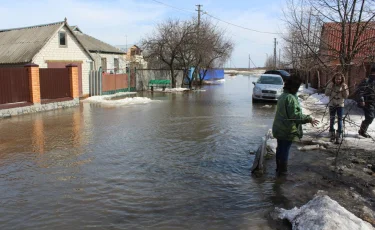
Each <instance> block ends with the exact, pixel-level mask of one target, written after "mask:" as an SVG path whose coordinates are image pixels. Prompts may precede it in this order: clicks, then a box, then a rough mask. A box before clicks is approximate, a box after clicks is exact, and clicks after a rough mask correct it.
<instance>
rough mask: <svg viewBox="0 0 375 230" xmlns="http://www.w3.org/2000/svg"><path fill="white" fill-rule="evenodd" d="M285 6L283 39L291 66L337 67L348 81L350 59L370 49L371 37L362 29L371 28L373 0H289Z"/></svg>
mask: <svg viewBox="0 0 375 230" xmlns="http://www.w3.org/2000/svg"><path fill="white" fill-rule="evenodd" d="M287 8H288V10H287V11H286V12H284V13H285V19H286V22H287V25H288V29H289V34H288V36H286V37H285V38H284V39H285V41H286V44H287V51H289V54H288V55H289V59H290V60H289V61H290V63H291V64H292V66H293V67H296V68H301V69H302V70H304V71H306V70H311V69H312V68H314V67H316V66H317V65H319V66H320V67H323V68H324V69H325V71H328V73H329V72H330V71H331V72H333V71H340V72H342V73H343V74H344V75H345V77H346V78H347V79H348V85H349V86H350V85H352V84H351V76H350V70H351V66H352V65H353V62H354V61H355V60H358V59H362V61H363V60H365V59H369V57H370V56H371V55H373V53H374V52H373V50H372V49H371V48H372V47H373V45H372V44H373V43H374V42H375V37H369V36H367V35H366V33H367V30H369V29H373V28H372V27H373V22H374V17H375V13H374V8H375V1H374V0H289V2H288V7H287ZM332 39H334V42H332ZM337 65H339V68H336V66H337ZM332 66H335V68H332Z"/></svg>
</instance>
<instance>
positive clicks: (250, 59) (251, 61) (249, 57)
mask: <svg viewBox="0 0 375 230" xmlns="http://www.w3.org/2000/svg"><path fill="white" fill-rule="evenodd" d="M249 59H250V61H251V63H253V66H254V68H258V67H257V66H256V65H255V64H254V62H253V60H252V59H251V58H250V55H249Z"/></svg>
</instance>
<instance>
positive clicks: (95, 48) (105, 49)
mask: <svg viewBox="0 0 375 230" xmlns="http://www.w3.org/2000/svg"><path fill="white" fill-rule="evenodd" d="M72 30H74V35H75V36H76V38H77V39H78V40H79V41H80V42H81V43H82V45H83V46H84V47H85V48H86V49H87V50H89V51H90V52H92V53H94V52H99V53H113V54H125V52H123V51H122V50H120V49H118V48H116V47H114V46H111V45H110V44H107V43H105V42H102V41H100V40H98V39H96V38H94V37H91V36H90V35H87V34H84V33H82V32H81V30H79V28H78V27H76V28H75V29H73V28H72Z"/></svg>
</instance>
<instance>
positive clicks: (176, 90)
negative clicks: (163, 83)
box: [154, 88, 189, 93]
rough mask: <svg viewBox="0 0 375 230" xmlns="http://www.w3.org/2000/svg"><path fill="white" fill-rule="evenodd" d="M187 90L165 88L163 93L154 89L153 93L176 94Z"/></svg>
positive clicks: (159, 89) (161, 90)
mask: <svg viewBox="0 0 375 230" xmlns="http://www.w3.org/2000/svg"><path fill="white" fill-rule="evenodd" d="M187 90H189V89H188V88H165V90H164V91H163V89H162V88H154V91H155V92H165V93H178V92H183V91H187Z"/></svg>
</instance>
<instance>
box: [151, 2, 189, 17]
mask: <svg viewBox="0 0 375 230" xmlns="http://www.w3.org/2000/svg"><path fill="white" fill-rule="evenodd" d="M151 1H154V2H156V3H159V4H162V5H164V6H168V7H171V8H173V9H176V10H180V11H185V12H188V13H194V14H195V11H193V10H188V9H183V8H178V7H175V6H172V5H169V4H166V3H164V2H161V1H157V0H151Z"/></svg>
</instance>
